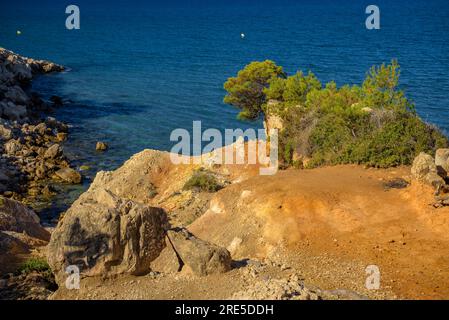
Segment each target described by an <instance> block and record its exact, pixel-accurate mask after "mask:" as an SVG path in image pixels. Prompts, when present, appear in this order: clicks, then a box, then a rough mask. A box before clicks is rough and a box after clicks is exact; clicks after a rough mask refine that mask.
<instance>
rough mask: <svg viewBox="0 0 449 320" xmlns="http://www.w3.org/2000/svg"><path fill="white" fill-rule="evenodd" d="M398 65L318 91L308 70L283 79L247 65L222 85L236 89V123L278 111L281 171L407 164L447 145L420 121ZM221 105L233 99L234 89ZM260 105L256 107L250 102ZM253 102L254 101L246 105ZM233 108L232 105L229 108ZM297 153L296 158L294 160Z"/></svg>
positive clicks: (276, 70) (268, 68)
mask: <svg viewBox="0 0 449 320" xmlns="http://www.w3.org/2000/svg"><path fill="white" fill-rule="evenodd" d="M399 76H400V67H399V64H398V63H397V61H395V60H393V61H392V62H391V64H389V65H385V64H382V65H381V66H378V67H376V66H374V67H372V68H371V69H370V71H369V72H368V74H367V76H366V79H365V80H364V82H363V83H362V84H361V85H360V86H357V85H353V86H349V85H344V86H342V87H338V86H337V84H336V83H335V82H333V81H331V82H329V83H327V84H326V85H325V87H324V88H323V87H322V86H321V83H320V82H319V80H318V79H317V78H316V77H315V75H314V74H313V73H309V74H308V75H304V73H303V72H301V71H298V72H297V73H296V74H295V75H293V76H290V77H286V76H285V74H283V72H282V68H280V67H277V66H276V67H275V65H274V63H272V62H264V63H255V64H250V65H248V66H247V67H246V68H245V69H244V70H243V71H241V72H239V75H238V77H237V79H240V81H237V80H236V78H231V79H230V80H228V82H227V84H225V87H227V88H228V89H230V88H232V89H233V90H234V89H235V88H239V86H238V85H230V84H233V83H234V82H236V83H240V82H241V80H242V79H244V80H245V81H244V86H243V87H244V88H257V90H253V91H249V90H246V91H245V90H240V91H239V94H241V95H242V97H246V98H245V99H246V100H245V99H243V98H242V99H239V100H238V101H239V103H240V104H239V107H240V108H241V109H242V110H243V111H242V112H241V114H240V116H241V118H244V119H253V118H254V116H255V115H258V114H259V113H260V112H264V113H265V114H276V115H277V116H279V117H280V118H281V119H282V121H283V124H284V125H283V127H284V129H283V130H282V131H281V132H280V134H279V158H280V162H281V166H282V167H285V166H295V167H301V166H302V165H303V164H302V163H298V161H301V160H297V159H298V158H299V159H307V160H308V164H307V167H316V166H320V165H326V164H342V163H357V164H365V165H369V166H375V167H391V166H398V165H408V164H411V163H412V161H413V159H414V158H415V157H416V155H418V154H419V153H420V152H428V153H434V152H435V150H436V149H437V148H443V147H447V146H448V145H449V143H448V139H447V137H445V136H444V135H443V134H442V133H441V132H440V131H439V130H438V129H437V128H436V127H434V126H431V125H429V124H427V123H425V122H424V121H422V120H421V119H420V118H419V117H418V116H417V114H416V112H415V108H414V106H413V104H412V102H411V101H410V100H408V99H407V97H406V96H405V93H404V92H403V91H402V90H400V89H399V87H398V84H399ZM228 92H229V94H228V96H227V97H226V98H225V101H226V100H228V102H232V101H231V100H232V99H231V98H235V94H234V92H233V91H232V90H231V91H230V90H228ZM255 100H257V103H256V104H253V103H252V102H251V101H255ZM250 102H251V103H250ZM231 104H232V103H231ZM295 154H296V157H295Z"/></svg>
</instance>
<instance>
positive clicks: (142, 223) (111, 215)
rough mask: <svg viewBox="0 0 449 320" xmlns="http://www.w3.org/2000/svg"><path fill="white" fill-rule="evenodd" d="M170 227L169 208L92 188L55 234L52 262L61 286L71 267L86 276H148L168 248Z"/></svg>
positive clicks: (72, 209)
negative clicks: (166, 234) (166, 229)
mask: <svg viewBox="0 0 449 320" xmlns="http://www.w3.org/2000/svg"><path fill="white" fill-rule="evenodd" d="M166 225H167V216H166V214H165V211H164V210H163V209H160V208H154V207H149V206H146V205H142V204H138V203H136V202H134V201H131V200H126V199H122V198H120V197H118V196H116V195H114V194H113V193H112V192H110V191H109V190H106V189H103V188H95V189H92V188H91V189H89V190H88V191H87V192H85V193H84V194H82V195H81V196H80V197H79V199H78V200H77V201H75V203H74V204H73V205H72V206H71V207H70V209H69V210H68V211H67V212H66V213H65V214H64V217H63V219H62V220H61V221H60V222H59V223H58V225H57V227H56V229H55V230H54V232H53V233H52V236H51V240H50V243H49V246H48V247H49V250H48V262H49V264H50V266H51V267H52V270H53V271H54V273H55V275H56V280H57V282H58V283H61V282H63V281H65V277H66V274H65V268H66V267H67V266H68V265H77V266H78V267H79V268H80V271H81V274H82V275H83V276H108V275H114V274H124V273H126V274H133V275H141V274H145V273H148V272H149V271H150V263H151V262H152V261H153V260H154V259H156V258H157V257H158V256H159V254H160V253H161V251H162V249H163V248H164V247H165V241H164V237H165V228H166Z"/></svg>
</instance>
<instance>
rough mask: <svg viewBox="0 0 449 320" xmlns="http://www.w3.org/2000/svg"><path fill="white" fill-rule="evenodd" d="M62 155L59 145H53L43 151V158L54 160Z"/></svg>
mask: <svg viewBox="0 0 449 320" xmlns="http://www.w3.org/2000/svg"><path fill="white" fill-rule="evenodd" d="M61 154H62V149H61V147H60V146H59V144H54V145H52V146H51V147H50V148H48V149H47V151H45V154H44V158H47V159H54V158H57V157H59V156H60V155H61Z"/></svg>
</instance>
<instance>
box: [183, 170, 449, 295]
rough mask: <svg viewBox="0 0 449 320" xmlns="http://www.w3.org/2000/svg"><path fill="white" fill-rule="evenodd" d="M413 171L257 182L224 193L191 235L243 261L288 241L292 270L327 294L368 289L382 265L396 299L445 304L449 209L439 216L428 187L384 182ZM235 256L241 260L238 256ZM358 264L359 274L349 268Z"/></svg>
mask: <svg viewBox="0 0 449 320" xmlns="http://www.w3.org/2000/svg"><path fill="white" fill-rule="evenodd" d="M409 170H410V169H409V168H398V169H390V170H378V169H364V168H362V167H360V166H336V167H327V168H320V169H313V170H287V171H281V172H279V173H278V174H276V175H274V176H255V177H253V178H250V179H249V180H246V181H243V182H241V183H238V184H234V185H231V186H229V187H227V188H226V189H224V190H222V191H220V192H219V193H218V194H217V195H216V196H215V198H214V199H212V201H211V207H213V208H214V210H209V211H208V212H206V213H205V215H203V216H202V217H200V218H199V219H198V220H196V221H195V222H194V223H193V224H192V225H191V226H190V229H191V230H192V231H193V232H194V233H196V234H197V235H198V236H200V237H202V238H204V239H208V240H210V241H213V242H216V243H219V244H221V245H225V246H228V245H229V243H230V242H231V241H232V239H234V238H235V237H239V238H241V239H243V241H242V244H241V250H240V251H237V252H240V257H241V258H244V257H245V256H258V257H265V256H267V255H268V252H269V251H270V250H273V248H274V250H277V249H276V246H277V244H278V243H279V242H282V243H284V244H285V247H286V249H287V250H286V252H287V254H286V256H288V260H289V261H290V263H291V265H292V267H294V268H296V269H298V270H299V271H300V272H302V273H303V274H304V276H305V278H306V281H309V282H311V283H312V284H314V285H318V286H321V287H323V288H324V289H336V288H337V287H338V286H340V287H343V288H348V287H351V286H352V285H351V284H352V283H353V282H354V279H357V281H358V282H359V283H358V284H357V285H356V286H352V287H354V289H359V290H360V287H363V286H364V283H360V282H362V281H364V279H365V278H366V275H365V270H364V268H360V266H367V265H371V264H374V265H377V266H379V268H380V271H381V287H382V286H383V288H381V289H386V288H388V290H391V291H392V292H394V294H395V295H397V297H399V298H421V299H422V298H446V299H447V298H449V208H447V207H446V208H440V209H435V208H433V207H432V206H431V204H432V203H433V201H432V200H433V193H432V190H431V189H430V188H428V187H426V186H422V185H419V184H417V183H412V185H411V186H409V187H407V188H405V189H389V190H386V189H385V187H384V185H383V183H384V182H386V181H387V180H389V179H392V178H395V177H404V176H407V175H408V173H409V172H410V171H409ZM238 255H239V254H238ZM351 262H357V264H354V267H353V268H351V266H349V267H348V263H349V265H350V264H351Z"/></svg>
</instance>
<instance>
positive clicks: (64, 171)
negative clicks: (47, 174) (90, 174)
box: [55, 168, 82, 184]
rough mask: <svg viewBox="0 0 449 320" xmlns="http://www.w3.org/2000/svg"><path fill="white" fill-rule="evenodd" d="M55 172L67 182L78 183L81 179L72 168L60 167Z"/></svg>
mask: <svg viewBox="0 0 449 320" xmlns="http://www.w3.org/2000/svg"><path fill="white" fill-rule="evenodd" d="M55 174H56V176H57V177H58V178H59V179H61V180H63V181H65V182H68V183H73V184H78V183H81V181H82V177H81V174H80V173H79V172H78V171H76V170H73V169H72V168H61V169H59V170H58V171H56V172H55Z"/></svg>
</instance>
